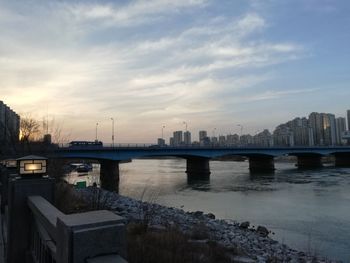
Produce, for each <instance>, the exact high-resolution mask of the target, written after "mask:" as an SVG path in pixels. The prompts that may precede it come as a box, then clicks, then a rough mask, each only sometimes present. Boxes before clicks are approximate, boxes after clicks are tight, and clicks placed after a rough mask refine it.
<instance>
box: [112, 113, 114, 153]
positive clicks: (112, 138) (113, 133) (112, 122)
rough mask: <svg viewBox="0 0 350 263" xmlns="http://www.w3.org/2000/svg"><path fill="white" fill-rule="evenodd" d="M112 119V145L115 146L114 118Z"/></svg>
mask: <svg viewBox="0 0 350 263" xmlns="http://www.w3.org/2000/svg"><path fill="white" fill-rule="evenodd" d="M111 120H112V147H113V148H114V118H111Z"/></svg>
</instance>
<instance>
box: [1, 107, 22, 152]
mask: <svg viewBox="0 0 350 263" xmlns="http://www.w3.org/2000/svg"><path fill="white" fill-rule="evenodd" d="M19 129H20V117H19V115H18V114H17V113H15V112H14V111H13V110H12V109H11V108H10V107H8V106H7V105H6V104H4V103H3V102H2V101H0V143H1V144H2V145H9V144H14V143H17V142H18V140H19Z"/></svg>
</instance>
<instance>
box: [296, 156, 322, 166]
mask: <svg viewBox="0 0 350 263" xmlns="http://www.w3.org/2000/svg"><path fill="white" fill-rule="evenodd" d="M297 157H298V163H297V166H298V168H299V169H310V168H320V167H322V166H323V165H322V156H320V155H302V156H297Z"/></svg>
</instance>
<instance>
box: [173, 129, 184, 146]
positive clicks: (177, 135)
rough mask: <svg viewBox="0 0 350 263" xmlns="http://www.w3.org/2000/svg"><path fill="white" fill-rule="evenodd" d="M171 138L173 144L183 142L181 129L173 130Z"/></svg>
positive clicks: (176, 144)
mask: <svg viewBox="0 0 350 263" xmlns="http://www.w3.org/2000/svg"><path fill="white" fill-rule="evenodd" d="M173 138H174V146H180V145H182V144H183V143H182V142H183V140H182V131H174V133H173Z"/></svg>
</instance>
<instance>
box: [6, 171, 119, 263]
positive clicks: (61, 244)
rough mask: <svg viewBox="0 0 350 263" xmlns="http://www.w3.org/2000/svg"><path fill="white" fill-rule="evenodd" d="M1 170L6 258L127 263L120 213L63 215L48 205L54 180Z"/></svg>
mask: <svg viewBox="0 0 350 263" xmlns="http://www.w3.org/2000/svg"><path fill="white" fill-rule="evenodd" d="M0 173H1V176H2V180H1V181H2V183H1V208H2V209H1V210H2V213H1V219H2V220H1V221H2V233H4V247H5V251H4V254H5V262H8V263H26V262H30V263H33V262H34V263H46V262H48V263H51V262H56V263H86V262H88V263H99V262H105V263H112V262H113V263H125V262H126V261H125V259H124V258H126V226H125V219H124V218H122V217H120V216H117V215H115V214H114V213H112V212H110V211H106V210H99V211H90V212H84V213H77V214H70V215H66V214H64V213H62V212H61V211H59V210H58V209H57V208H56V207H55V206H53V205H52V202H53V200H54V188H55V187H54V182H55V181H54V179H52V178H49V177H41V178H27V179H25V178H21V177H19V176H18V175H16V174H15V171H14V170H12V171H9V170H6V169H1V171H0ZM0 253H1V251H0Z"/></svg>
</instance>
